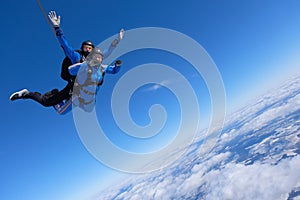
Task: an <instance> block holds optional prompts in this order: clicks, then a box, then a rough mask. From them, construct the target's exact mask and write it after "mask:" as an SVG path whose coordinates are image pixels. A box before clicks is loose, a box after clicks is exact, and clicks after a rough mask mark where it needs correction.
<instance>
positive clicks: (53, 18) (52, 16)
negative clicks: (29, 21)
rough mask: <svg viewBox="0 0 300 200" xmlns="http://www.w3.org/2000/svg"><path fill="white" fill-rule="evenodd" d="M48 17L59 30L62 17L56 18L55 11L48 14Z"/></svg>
mask: <svg viewBox="0 0 300 200" xmlns="http://www.w3.org/2000/svg"><path fill="white" fill-rule="evenodd" d="M48 17H49V19H50V21H51V22H52V24H53V26H54V27H55V28H59V26H60V16H58V17H56V12H55V11H50V12H49V14H48Z"/></svg>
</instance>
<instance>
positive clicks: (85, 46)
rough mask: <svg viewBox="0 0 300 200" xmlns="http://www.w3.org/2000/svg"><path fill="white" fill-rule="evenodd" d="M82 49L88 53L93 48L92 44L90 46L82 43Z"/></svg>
mask: <svg viewBox="0 0 300 200" xmlns="http://www.w3.org/2000/svg"><path fill="white" fill-rule="evenodd" d="M82 49H83V51H84V52H89V53H91V51H92V50H93V47H92V46H90V45H83V48H82Z"/></svg>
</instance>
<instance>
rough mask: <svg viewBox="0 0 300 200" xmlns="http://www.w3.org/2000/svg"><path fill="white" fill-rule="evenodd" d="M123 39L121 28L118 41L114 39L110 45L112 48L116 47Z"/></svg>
mask: <svg viewBox="0 0 300 200" xmlns="http://www.w3.org/2000/svg"><path fill="white" fill-rule="evenodd" d="M123 37H124V29H123V28H122V29H121V30H120V33H119V37H118V39H115V40H114V41H113V42H112V43H111V45H112V46H113V47H116V46H117V44H119V42H120V40H122V39H123Z"/></svg>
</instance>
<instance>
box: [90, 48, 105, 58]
mask: <svg viewBox="0 0 300 200" xmlns="http://www.w3.org/2000/svg"><path fill="white" fill-rule="evenodd" d="M92 53H93V54H100V55H101V56H103V53H102V51H101V49H99V48H98V47H96V48H94V49H93V51H92Z"/></svg>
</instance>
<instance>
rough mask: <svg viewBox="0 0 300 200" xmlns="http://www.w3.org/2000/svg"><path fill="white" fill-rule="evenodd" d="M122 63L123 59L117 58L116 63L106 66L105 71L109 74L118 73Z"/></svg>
mask: <svg viewBox="0 0 300 200" xmlns="http://www.w3.org/2000/svg"><path fill="white" fill-rule="evenodd" d="M121 64H122V61H121V60H117V61H116V62H115V64H113V65H109V66H107V67H106V68H105V73H108V74H116V73H118V72H119V71H120V68H121Z"/></svg>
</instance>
